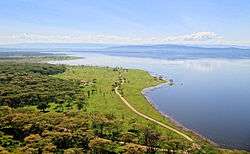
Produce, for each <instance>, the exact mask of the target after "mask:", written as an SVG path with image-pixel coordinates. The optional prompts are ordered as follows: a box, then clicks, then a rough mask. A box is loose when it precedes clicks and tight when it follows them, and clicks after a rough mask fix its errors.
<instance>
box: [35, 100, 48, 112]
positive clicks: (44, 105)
mask: <svg viewBox="0 0 250 154" xmlns="http://www.w3.org/2000/svg"><path fill="white" fill-rule="evenodd" d="M48 107H49V104H48V103H47V102H39V103H38V105H37V109H39V110H42V112H45V110H46V109H47V108H48Z"/></svg>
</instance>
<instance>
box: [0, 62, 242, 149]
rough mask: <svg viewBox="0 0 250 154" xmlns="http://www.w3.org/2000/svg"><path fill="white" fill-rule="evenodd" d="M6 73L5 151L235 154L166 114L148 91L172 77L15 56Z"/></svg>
mask: <svg viewBox="0 0 250 154" xmlns="http://www.w3.org/2000/svg"><path fill="white" fill-rule="evenodd" d="M6 70H7V71H6ZM0 77H1V81H2V82H0V100H1V106H2V107H0V153H1V152H2V151H10V152H17V151H18V152H20V151H22V152H24V153H27V152H30V151H34V152H37V151H50V152H63V151H64V152H65V151H74V152H76V151H78V152H79V151H85V152H86V151H88V152H89V151H90V152H115V153H125V152H126V153H134V152H137V153H143V152H145V146H146V147H155V148H162V149H167V150H174V151H175V152H177V153H178V152H179V153H181V152H184V151H188V152H189V153H228V152H231V153H233V151H230V150H224V151H221V150H219V149H218V148H216V147H214V146H212V145H210V144H209V143H208V142H206V141H205V140H203V139H202V138H200V137H198V136H197V135H195V134H193V133H192V132H188V131H184V130H182V129H181V128H178V127H177V126H175V125H174V124H173V123H172V122H171V121H170V120H169V119H167V118H166V117H164V116H162V115H161V114H160V113H159V112H158V111H157V110H156V109H155V108H154V107H153V106H152V105H151V104H150V103H149V102H148V101H147V100H146V98H145V97H144V96H143V95H142V93H141V91H142V90H143V89H144V88H147V87H152V86H156V85H159V84H161V83H164V82H166V81H164V80H161V79H160V78H157V77H152V76H151V75H150V74H149V73H147V72H145V71H142V70H131V69H122V68H109V67H88V66H77V67H70V66H56V65H49V64H32V63H14V62H13V61H12V62H2V63H1V69H0ZM121 81H124V84H121ZM48 84H49V85H48ZM118 85H119V87H120V88H119V92H120V93H121V94H122V96H123V97H124V98H125V99H126V100H127V101H128V102H129V103H130V104H131V105H132V106H133V107H134V108H135V109H136V110H138V111H139V112H141V113H143V114H145V115H147V116H149V117H151V118H154V119H156V120H157V121H160V122H162V123H164V124H166V125H169V126H171V127H173V128H175V129H178V130H179V131H181V132H183V133H185V134H187V135H188V136H190V137H191V138H192V139H194V140H195V143H196V145H198V146H194V145H193V143H191V142H189V141H187V140H186V139H185V138H183V137H182V136H180V135H178V134H176V133H174V132H173V131H171V130H168V129H166V128H163V127H161V126H158V125H156V124H155V123H152V122H151V121H148V120H146V119H145V118H142V117H141V116H138V115H137V114H135V113H134V112H133V111H132V110H130V109H129V108H128V107H127V106H126V105H125V104H124V103H123V102H122V101H121V99H120V97H119V96H118V95H117V94H116V93H115V91H114V89H115V87H117V86H118ZM12 87H13V88H12ZM30 98H32V99H30ZM6 106H9V107H6ZM147 150H151V152H152V150H153V151H154V149H150V148H149V149H148V148H147V149H146V151H147ZM18 152H17V153H18ZM234 152H238V153H241V152H240V151H234Z"/></svg>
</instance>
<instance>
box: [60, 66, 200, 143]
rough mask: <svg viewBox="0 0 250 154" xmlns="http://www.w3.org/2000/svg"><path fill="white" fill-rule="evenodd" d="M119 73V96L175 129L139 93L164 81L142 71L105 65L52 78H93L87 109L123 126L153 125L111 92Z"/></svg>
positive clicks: (165, 131)
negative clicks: (121, 121) (115, 119)
mask: <svg viewBox="0 0 250 154" xmlns="http://www.w3.org/2000/svg"><path fill="white" fill-rule="evenodd" d="M119 74H121V75H122V76H123V77H124V78H125V79H126V82H125V83H124V84H123V85H122V91H123V96H124V97H125V98H126V99H127V100H128V101H129V102H130V103H131V105H132V106H133V107H134V108H135V109H137V110H138V111H139V112H141V113H144V114H146V115H148V116H149V117H152V118H154V119H156V120H158V121H161V122H163V123H165V124H167V125H170V126H172V127H175V128H176V126H175V125H174V124H173V123H172V122H171V121H170V120H169V119H167V118H166V117H164V116H163V115H161V114H160V113H159V112H158V111H157V110H156V109H155V108H154V107H153V106H152V105H151V104H150V103H149V102H148V101H147V100H146V98H145V97H144V96H143V94H142V93H141V91H142V90H143V89H144V88H147V87H152V86H156V85H159V84H161V83H164V82H166V81H164V80H160V79H159V78H156V77H153V76H151V75H150V74H149V73H147V72H145V71H143V70H130V69H129V70H124V69H120V70H119V71H116V70H115V69H114V68H108V67H87V66H84V67H70V68H69V69H68V70H67V71H66V72H65V73H63V74H58V75H56V76H55V77H58V78H62V79H73V80H81V81H84V82H90V81H93V80H95V84H94V86H95V88H96V89H97V91H96V92H95V93H94V94H93V95H91V96H90V97H89V99H88V103H87V104H88V105H87V112H90V113H94V112H100V113H104V114H113V115H115V116H117V117H119V118H122V119H125V121H126V122H127V123H126V125H127V126H128V125H130V124H131V123H133V122H135V121H136V123H139V124H142V125H150V124H153V123H152V122H149V121H147V120H145V119H144V118H142V117H140V116H138V115H136V114H135V113H133V112H132V111H131V110H130V109H129V108H128V107H127V106H126V105H125V104H124V103H123V102H122V101H121V100H120V98H119V97H118V96H117V95H116V94H115V93H114V92H113V91H112V85H113V84H114V83H115V82H116V81H118V80H119ZM83 91H84V90H83ZM85 92H86V91H85ZM126 125H125V126H126ZM154 126H155V127H156V129H158V130H159V131H160V132H161V133H162V134H165V135H166V136H168V137H170V138H172V139H176V140H183V142H187V141H186V140H185V139H183V138H182V137H181V136H179V135H177V134H175V133H174V132H172V131H170V130H167V129H165V128H162V127H160V126H157V125H155V124H154ZM186 133H188V134H189V135H191V136H192V137H193V138H195V139H199V140H200V138H198V137H197V136H196V135H194V134H192V133H190V132H186Z"/></svg>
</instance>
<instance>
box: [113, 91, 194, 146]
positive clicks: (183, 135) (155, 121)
mask: <svg viewBox="0 0 250 154" xmlns="http://www.w3.org/2000/svg"><path fill="white" fill-rule="evenodd" d="M118 88H119V87H116V88H115V93H116V94H117V95H118V96H119V97H120V98H121V100H122V102H123V103H124V104H126V105H127V106H128V107H129V108H130V109H131V110H132V111H133V112H134V113H136V114H138V115H139V116H141V117H143V118H145V119H147V120H150V121H152V122H154V123H156V124H158V125H160V126H162V127H164V128H167V129H169V130H171V131H173V132H175V133H177V134H179V135H181V136H182V137H184V138H185V139H187V140H188V141H190V142H193V139H192V138H190V137H189V136H187V135H186V134H184V133H182V132H180V131H178V130H176V129H174V128H172V127H170V126H168V125H166V124H164V123H162V122H160V121H157V120H155V119H153V118H150V117H149V116H147V115H145V114H143V113H141V112H139V111H137V110H136V109H135V108H134V107H133V106H131V105H130V104H129V102H128V101H127V100H126V99H125V98H124V97H123V96H122V95H121V94H120V93H119V91H118Z"/></svg>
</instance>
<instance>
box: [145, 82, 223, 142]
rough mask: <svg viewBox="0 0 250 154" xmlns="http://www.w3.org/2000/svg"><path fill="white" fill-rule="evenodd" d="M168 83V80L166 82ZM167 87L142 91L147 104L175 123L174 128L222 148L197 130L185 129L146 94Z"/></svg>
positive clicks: (149, 88) (163, 84) (159, 86)
mask: <svg viewBox="0 0 250 154" xmlns="http://www.w3.org/2000/svg"><path fill="white" fill-rule="evenodd" d="M165 81H166V80H165ZM165 85H169V83H168V82H167V81H166V82H165V83H161V84H159V85H156V86H152V87H147V88H144V89H143V90H142V91H141V94H142V95H143V96H144V98H145V99H146V100H147V102H148V103H149V104H150V105H151V106H152V107H153V108H154V109H155V110H156V111H157V112H159V113H160V114H161V115H162V116H163V117H165V118H168V119H169V120H170V122H171V123H173V125H174V126H176V127H177V128H180V129H181V130H184V131H188V132H191V133H193V134H194V135H197V136H198V137H200V138H201V139H203V140H205V141H207V142H208V143H210V144H212V145H214V146H217V147H220V145H219V144H217V143H215V142H214V141H212V140H210V139H208V138H207V137H205V136H203V135H201V134H199V133H198V132H196V131H195V130H192V129H190V128H187V127H185V126H184V125H182V124H181V123H180V122H178V121H177V120H175V119H174V118H173V117H171V116H169V115H168V114H167V113H163V112H162V111H160V109H159V108H158V107H157V106H156V105H155V104H154V103H153V101H152V100H151V99H150V98H149V96H147V94H146V93H148V92H150V91H153V90H155V89H158V88H161V87H163V86H165Z"/></svg>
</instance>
